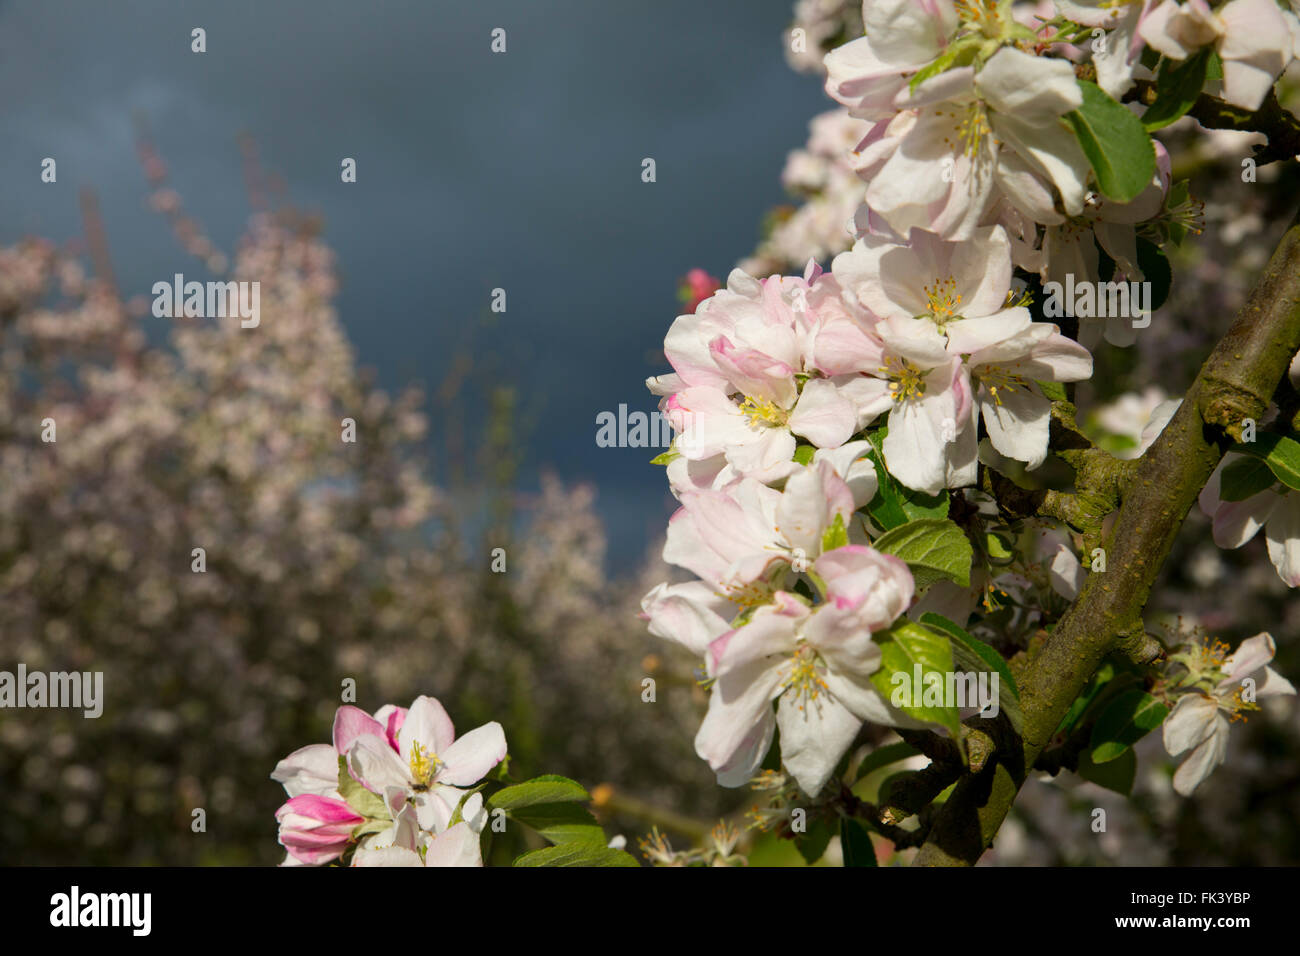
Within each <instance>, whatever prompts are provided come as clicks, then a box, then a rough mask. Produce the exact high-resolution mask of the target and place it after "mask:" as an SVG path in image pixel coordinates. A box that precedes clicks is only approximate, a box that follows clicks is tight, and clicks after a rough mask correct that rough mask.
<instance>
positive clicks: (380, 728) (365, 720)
mask: <svg viewBox="0 0 1300 956" xmlns="http://www.w3.org/2000/svg"><path fill="white" fill-rule="evenodd" d="M384 733H385V731H384V725H383V724H381V723H380V722H379V721H377V720H375V718H373V717H371V716H370V715H369V714H367V713H366V712H365V711H364V710H362V709H361V708H360V707H353V706H352V705H351V704H344V705H343V706H342V707H340V708H339V709H338V712H337V713H335V715H334V750H335V751H336V752H337V753H339V754H346V753H347V752H348V751H349V750H350V749H352V742H353V741H354V740H356V739H357V738H358V737H361V736H364V735H366V734H376V735H378V736H380V737H382V736H384Z"/></svg>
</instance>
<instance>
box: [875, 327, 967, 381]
mask: <svg viewBox="0 0 1300 956" xmlns="http://www.w3.org/2000/svg"><path fill="white" fill-rule="evenodd" d="M876 334H877V335H879V336H880V340H881V341H882V342H884V343H885V346H886V348H887V349H888V350H889V351H890V352H892V353H894V354H895V355H898V356H901V357H902V358H905V359H907V360H908V361H909V362H913V363H914V364H916V366H917V367H919V368H923V369H931V368H937V367H938V366H940V365H943V366H947V365H948V364H949V363H950V362H951V361H952V356H951V355H949V354H948V339H947V338H946V337H945V336H944V334H943V333H942V332H940V331H939V328H938V326H936V325H935V324H934V323H933V322H931V321H930V320H929V319H902V318H894V319H885V320H884V321H882V322H881V323H880V324H879V325H878V326H876Z"/></svg>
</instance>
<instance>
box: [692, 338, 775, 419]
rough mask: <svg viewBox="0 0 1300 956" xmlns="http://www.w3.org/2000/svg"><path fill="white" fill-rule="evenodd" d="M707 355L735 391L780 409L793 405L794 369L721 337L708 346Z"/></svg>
mask: <svg viewBox="0 0 1300 956" xmlns="http://www.w3.org/2000/svg"><path fill="white" fill-rule="evenodd" d="M787 331H789V330H787ZM709 354H710V355H711V356H712V358H713V361H714V364H716V365H717V366H718V369H719V370H720V371H721V372H722V373H723V374H724V375H725V376H726V377H727V381H728V382H730V383H732V384H733V385H734V386H735V388H736V389H737V390H738V391H740V392H743V393H744V394H746V395H749V396H752V397H754V398H762V399H767V400H769V401H772V402H775V403H776V404H777V405H780V406H783V407H788V406H789V405H791V404H793V402H794V398H795V381H794V373H795V369H794V368H793V367H792V366H791V365H789V364H787V363H786V362H783V361H781V360H780V359H778V358H774V357H773V356H772V355H770V354H768V353H766V352H762V351H759V350H758V349H754V348H745V347H743V346H737V345H735V344H733V343H732V342H731V340H730V339H728V338H726V337H725V336H718V337H717V338H716V339H714V340H713V341H712V342H710V343H709Z"/></svg>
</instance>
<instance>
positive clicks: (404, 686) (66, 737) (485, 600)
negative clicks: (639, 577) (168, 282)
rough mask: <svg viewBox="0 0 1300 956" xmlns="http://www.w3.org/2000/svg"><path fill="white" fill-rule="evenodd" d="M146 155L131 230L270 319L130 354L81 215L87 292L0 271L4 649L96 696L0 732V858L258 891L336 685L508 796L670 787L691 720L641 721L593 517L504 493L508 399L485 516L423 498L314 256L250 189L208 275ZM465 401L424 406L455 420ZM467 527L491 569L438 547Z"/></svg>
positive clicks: (193, 323)
mask: <svg viewBox="0 0 1300 956" xmlns="http://www.w3.org/2000/svg"><path fill="white" fill-rule="evenodd" d="M142 156H143V159H144V166H145V170H146V174H147V176H148V178H149V180H150V181H151V183H152V184H153V186H154V189H155V191H154V194H153V197H152V205H153V206H154V207H155V209H157V210H158V211H160V212H163V213H164V214H166V215H167V216H168V217H169V218H170V220H171V222H172V224H173V227H174V229H175V232H176V234H177V237H178V238H179V239H180V241H181V242H182V243H183V245H184V246H185V248H186V249H187V250H188V251H189V252H190V253H192V254H194V255H195V256H196V257H197V258H198V259H200V260H201V261H202V263H203V264H204V265H205V266H206V267H207V268H208V269H209V270H210V271H212V272H215V273H217V274H221V273H226V272H228V275H223V276H222V278H223V279H225V278H232V279H236V280H240V281H249V282H259V283H260V291H261V311H262V316H263V319H262V321H261V323H260V325H259V326H258V327H257V328H256V329H243V328H240V325H239V320H238V318H237V317H236V318H231V319H221V318H184V319H176V320H168V321H169V322H170V323H171V326H170V329H169V330H168V334H167V336H166V337H165V338H164V339H162V340H160V341H154V340H155V339H158V338H159V336H157V335H156V334H151V329H150V327H149V326H148V325H147V324H146V323H147V322H148V321H149V320H147V319H145V318H144V316H145V314H146V312H147V306H146V303H147V301H148V300H147V299H145V298H143V297H136V298H124V297H123V296H121V295H119V294H118V293H117V291H116V290H115V288H114V286H113V282H112V280H111V278H109V277H108V269H107V261H108V258H107V248H106V246H105V245H104V241H103V238H102V230H100V229H99V228H98V223H97V222H96V221H95V220H94V218H93V215H92V218H91V219H90V220H89V221H88V223H87V225H88V228H87V234H88V237H89V238H90V243H89V245H90V248H89V250H88V251H89V252H90V257H89V258H90V259H91V260H92V262H94V263H95V270H94V272H93V274H87V270H86V269H85V267H84V266H83V264H82V263H81V261H80V260H79V259H78V258H76V257H74V256H72V255H70V254H68V253H67V252H65V251H63V250H60V249H58V248H57V247H56V246H55V245H54V244H52V243H51V242H48V241H45V240H36V239H34V240H29V241H25V242H22V243H20V244H19V245H17V246H14V247H10V248H6V249H0V471H2V473H3V479H2V480H0V650H2V652H3V660H4V661H5V662H6V665H5V666H8V667H12V666H13V664H14V662H17V661H21V662H24V663H25V664H26V665H27V668H28V669H29V671H35V670H42V671H67V670H78V671H87V670H88V671H103V672H104V686H105V696H106V701H105V705H104V712H103V716H102V717H101V718H99V719H98V720H90V719H84V718H82V717H81V715H80V712H71V711H60V710H5V711H4V712H3V713H0V779H2V780H4V781H5V790H6V795H5V813H4V814H3V819H0V859H4V860H5V861H6V862H15V863H16V862H22V863H41V864H72V863H92V864H107V863H113V864H124V863H156V864H172V865H179V864H194V863H205V862H221V863H270V862H278V860H279V859H280V857H281V856H282V853H281V851H280V850H279V848H278V847H277V846H276V845H275V842H274V839H273V838H272V835H273V833H274V818H273V815H272V814H273V811H274V809H275V807H276V805H277V803H278V802H279V800H280V799H281V798H282V794H280V792H279V788H278V787H277V786H276V784H275V783H274V782H272V781H271V780H269V779H268V777H267V773H268V772H269V768H270V767H272V766H274V764H275V761H276V760H277V759H278V758H279V757H280V756H282V755H283V754H285V753H288V752H290V751H291V750H293V749H294V748H296V747H298V746H300V745H301V744H302V743H303V742H304V741H310V740H313V739H317V738H319V737H321V736H322V731H323V730H325V729H327V728H328V726H329V723H330V721H331V719H332V715H333V713H334V710H335V708H336V707H337V706H338V705H339V704H340V703H341V702H342V698H341V694H342V691H343V686H344V681H345V679H347V678H351V679H352V680H354V681H355V683H356V695H357V696H356V703H358V704H360V705H361V706H363V707H364V706H367V705H369V706H370V707H371V709H373V707H374V706H377V705H378V704H379V703H380V702H382V701H386V700H392V699H411V698H413V697H415V696H416V695H418V694H422V693H437V694H438V695H439V696H441V697H442V698H443V699H444V700H446V701H447V702H448V706H449V707H450V708H451V711H452V713H455V714H456V715H457V719H458V720H460V721H464V722H466V726H472V723H471V722H482V721H484V720H486V719H489V717H490V718H491V719H496V718H500V719H501V720H502V721H503V722H504V723H505V725H506V731H507V734H508V736H509V738H510V743H511V756H512V761H513V763H514V767H515V768H517V769H522V770H525V771H526V770H528V769H529V768H535V767H537V766H540V764H541V763H542V762H545V763H546V769H548V770H551V771H557V772H562V773H568V774H571V775H573V776H577V777H582V778H584V779H588V780H591V781H593V782H600V781H601V780H604V779H606V778H607V776H608V775H614V776H616V777H617V779H619V780H620V782H621V783H624V784H627V785H630V786H632V787H638V786H639V787H641V788H642V789H643V790H644V791H645V792H646V793H647V794H650V795H657V796H659V797H664V796H665V794H666V792H668V791H673V790H674V788H679V784H680V782H681V777H682V775H681V774H677V775H673V774H670V773H669V772H668V769H667V768H668V766H669V765H670V764H674V765H676V766H679V767H685V768H690V770H691V771H695V770H696V766H695V762H694V761H692V760H690V759H689V756H690V755H689V749H688V744H685V743H682V744H680V745H677V742H678V741H683V740H684V739H685V736H684V728H685V726H686V722H687V721H688V720H689V714H683V713H680V712H679V715H678V716H679V717H680V719H681V720H682V725H681V726H676V725H675V724H673V725H672V726H671V728H664V727H663V724H664V722H669V723H670V724H671V723H672V722H673V721H674V716H673V713H674V712H673V711H671V710H669V709H668V708H663V707H660V708H652V707H647V706H646V705H644V704H642V703H641V701H640V697H639V692H640V678H641V676H642V674H641V667H640V664H639V662H640V659H641V656H642V654H643V651H638V647H642V648H643V647H644V639H643V637H642V634H643V632H642V630H641V627H640V624H639V622H638V621H637V620H636V617H635V611H636V608H637V604H636V598H635V594H636V592H637V591H638V590H639V587H638V586H637V585H620V586H613V585H611V584H610V582H607V581H606V580H605V578H604V573H603V568H602V564H603V554H604V535H603V530H602V528H601V526H600V524H599V522H598V521H597V519H596V518H595V517H594V515H593V512H592V500H593V492H592V491H591V489H589V488H581V487H579V488H577V489H565V488H564V487H562V486H561V485H560V484H559V482H558V481H556V480H554V479H549V478H548V479H546V480H544V481H543V485H542V491H541V495H540V497H538V498H536V499H535V500H531V501H530V500H525V499H524V498H523V497H521V496H520V495H519V494H517V493H516V492H515V490H514V488H513V484H514V481H515V473H514V467H513V465H512V464H511V462H513V458H512V452H511V449H512V448H513V446H514V444H515V437H514V435H513V434H512V430H513V429H514V428H515V422H514V418H513V415H512V413H511V405H510V400H509V395H508V393H506V392H502V391H497V392H496V393H494V394H495V397H494V398H493V403H494V408H495V414H494V416H493V423H492V425H491V427H490V428H489V429H488V434H487V436H486V438H485V442H486V444H487V446H489V447H485V448H484V449H483V451H484V452H485V454H484V455H483V461H484V464H485V466H486V465H488V464H491V466H492V467H491V468H489V469H487V470H486V471H485V474H484V477H485V479H486V482H485V487H486V488H487V491H486V492H485V493H483V494H481V495H476V494H473V493H471V492H469V491H468V490H467V488H468V487H469V486H470V484H471V481H470V480H469V478H465V477H463V478H462V480H461V481H460V482H458V483H457V484H456V485H455V486H453V488H452V489H451V490H441V489H439V488H436V487H435V486H434V485H433V484H432V482H431V480H430V475H429V467H428V465H427V424H428V423H427V419H426V416H425V414H424V412H423V410H422V406H423V399H422V397H421V395H420V393H419V392H417V391H415V390H408V391H406V392H403V393H402V394H401V395H399V396H397V397H390V396H389V395H386V394H385V393H383V392H382V391H380V390H378V389H376V388H375V387H373V386H372V385H371V384H370V383H369V381H368V380H367V379H366V377H365V376H364V375H362V374H360V373H359V372H358V371H357V368H356V364H355V355H354V353H353V350H352V348H351V346H350V345H349V343H348V341H347V339H346V336H345V334H344V331H343V328H342V326H341V324H340V323H339V320H338V316H337V315H336V313H335V310H334V306H333V304H332V300H333V297H334V295H335V293H336V291H337V288H338V279H337V276H336V272H335V262H334V255H333V253H332V252H331V250H330V248H329V247H328V246H327V245H326V244H325V242H324V241H323V239H322V238H321V236H320V231H319V227H318V226H317V225H316V224H315V223H313V222H312V221H310V220H309V219H306V218H304V217H302V216H300V215H297V214H295V213H293V212H292V211H291V210H288V209H280V210H276V211H272V210H271V209H269V208H267V202H266V199H265V190H264V189H263V188H261V187H260V185H259V184H260V182H261V180H260V177H258V176H256V170H255V168H254V169H253V175H250V194H251V195H252V197H253V200H254V202H253V205H254V208H255V212H254V214H253V216H252V218H251V220H250V222H249V225H248V229H247V232H246V234H245V235H244V236H243V238H242V239H241V240H240V242H239V244H238V248H237V250H236V251H235V253H234V255H233V256H232V257H230V258H229V259H227V257H226V256H225V255H224V254H223V253H221V252H220V251H219V250H217V249H216V248H215V246H213V244H212V243H211V242H210V241H209V240H207V238H206V237H205V235H204V233H203V230H202V229H201V227H200V226H199V225H198V224H197V222H195V221H194V220H193V219H191V218H190V217H188V216H187V215H185V213H184V212H183V210H182V209H181V204H180V199H179V197H178V196H177V195H176V193H174V192H173V191H171V190H170V189H168V188H167V186H166V182H165V178H166V170H165V167H164V166H163V164H162V162H161V160H160V159H159V158H158V157H157V155H156V154H155V153H154V152H153V150H152V149H151V148H150V147H149V146H148V144H147V142H145V143H144V144H143V145H142ZM88 208H90V207H88ZM227 267H228V268H227ZM160 272H165V273H166V274H167V275H168V276H169V277H170V273H171V272H172V270H171V269H170V268H167V269H162V270H160ZM458 388H459V385H458V384H457V383H455V382H452V383H451V384H450V390H449V391H448V390H443V392H442V393H441V394H440V396H439V401H440V403H441V406H442V407H443V408H444V409H445V410H447V412H448V416H449V417H450V418H453V419H454V418H455V417H456V412H457V409H456V408H455V401H454V399H455V393H456V391H457V389H458ZM349 418H350V419H353V420H354V421H355V433H356V441H355V442H346V441H344V440H343V420H344V419H349ZM45 419H52V420H53V422H54V423H55V432H54V436H55V440H54V441H50V442H46V441H43V440H42V432H43V426H42V422H43V420H45ZM447 437H448V444H451V443H452V442H453V441H454V440H456V435H455V434H454V433H453V434H449V435H448V436H447ZM458 458H467V456H466V455H463V454H462V455H458ZM465 463H466V462H465V461H460V460H458V461H456V462H454V463H453V464H455V465H457V466H462V465H464V464H465ZM470 463H471V466H472V461H471V462H470ZM476 511H477V512H481V513H484V514H486V515H487V519H488V520H486V522H485V523H486V525H487V527H488V529H489V530H488V532H487V533H486V534H485V536H484V537H485V544H486V547H484V548H480V547H479V546H478V545H476V544H475V543H474V542H472V541H469V540H467V539H466V532H465V531H464V530H463V529H462V521H463V519H464V517H465V515H466V514H467V513H468V514H471V515H472V514H473V513H475V512H476ZM499 546H504V547H505V548H506V549H507V552H508V558H509V562H508V568H509V570H508V572H507V573H505V574H493V573H492V572H491V571H490V570H489V559H488V557H487V550H488V549H490V548H492V547H499ZM199 548H201V549H203V553H202V561H201V562H200V561H199V559H198V558H197V557H196V552H195V549H199ZM198 567H202V568H203V569H202V570H195V568H198ZM596 680H599V681H601V686H602V688H603V689H605V690H603V692H602V693H600V694H592V693H590V690H591V687H592V684H593V682H594V681H596ZM687 710H689V708H681V709H680V711H687ZM635 718H641V719H635ZM656 727H659V728H660V729H661V730H664V731H665V732H661V733H656ZM542 728H545V730H543V729H542ZM660 740H667V741H669V742H670V743H669V745H668V746H662V745H661V744H660V743H659V741H660ZM652 741H653V742H654V745H653V746H652ZM697 775H698V774H697ZM687 776H688V777H689V776H690V774H689V773H688V774H687ZM704 776H707V775H704ZM710 790H711V788H696V790H695V792H696V793H697V794H699V795H700V796H699V797H698V798H697V799H702V800H704V801H706V802H707V801H708V800H710V799H711V797H710ZM673 799H680V801H681V802H684V803H685V804H686V805H689V804H690V797H689V795H685V794H682V793H677V794H676V796H674V798H673ZM196 808H203V809H204V810H205V812H206V832H202V833H195V832H193V831H192V829H191V822H192V811H193V810H194V809H196Z"/></svg>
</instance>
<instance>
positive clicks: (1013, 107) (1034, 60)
mask: <svg viewBox="0 0 1300 956" xmlns="http://www.w3.org/2000/svg"><path fill="white" fill-rule="evenodd" d="M975 85H976V86H977V87H978V88H979V92H980V95H981V96H982V97H983V98H984V99H985V100H987V101H988V103H989V105H990V106H992V107H993V108H994V109H995V110H997V112H998V113H999V114H1001V115H1008V116H1014V117H1016V119H1017V120H1019V121H1022V122H1023V123H1025V124H1026V125H1034V126H1054V125H1055V120H1056V119H1057V118H1058V117H1060V116H1064V115H1065V114H1066V113H1068V112H1070V111H1071V110H1077V109H1078V108H1079V107H1080V106H1082V105H1083V93H1082V92H1081V91H1080V89H1079V84H1078V81H1077V80H1076V79H1075V76H1074V64H1073V63H1070V62H1069V61H1067V60H1059V59H1051V58H1048V57H1041V56H1035V55H1034V54H1032V53H1026V52H1024V51H1023V50H1018V49H1016V48H1015V47H1010V46H1004V47H1003V48H1002V49H1000V50H998V52H997V53H995V54H993V56H992V57H990V58H989V61H988V62H987V63H985V64H984V68H983V69H981V70H980V71H979V73H978V74H977V75H976V77H975ZM1054 135H1056V136H1060V130H1059V128H1057V129H1055V131H1054ZM1008 278H1010V277H1008Z"/></svg>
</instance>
